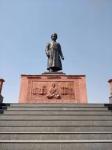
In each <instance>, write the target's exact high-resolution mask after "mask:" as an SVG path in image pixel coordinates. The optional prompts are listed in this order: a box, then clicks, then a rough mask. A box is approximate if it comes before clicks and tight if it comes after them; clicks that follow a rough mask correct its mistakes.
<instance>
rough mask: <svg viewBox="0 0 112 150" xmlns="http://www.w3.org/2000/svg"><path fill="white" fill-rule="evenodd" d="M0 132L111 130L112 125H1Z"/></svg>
mask: <svg viewBox="0 0 112 150" xmlns="http://www.w3.org/2000/svg"><path fill="white" fill-rule="evenodd" d="M0 132H112V127H101V126H97V127H96V126H76V127H69V126H68V127H66V126H65V127H62V126H61V127H53V126H52V127H51V126H50V127H38V126H37V127H27V126H22V127H19V126H12V127H11V126H2V127H0Z"/></svg>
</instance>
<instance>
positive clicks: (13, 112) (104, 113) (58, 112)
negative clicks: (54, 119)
mask: <svg viewBox="0 0 112 150" xmlns="http://www.w3.org/2000/svg"><path fill="white" fill-rule="evenodd" d="M3 113H4V114H8V115H10V114H16V115H19V114H23V115H25V114H27V115H30V114H31V115H111V116H112V112H111V111H107V110H105V111H104V110H103V111H101V110H100V111H98V110H97V111H92V110H91V111H81V110H75V111H73V110H69V111H67V110H63V111H59V110H58V111H55V110H54V111H48V110H46V111H45V110H44V111H40V110H38V111H37V110H5V111H4V112H3Z"/></svg>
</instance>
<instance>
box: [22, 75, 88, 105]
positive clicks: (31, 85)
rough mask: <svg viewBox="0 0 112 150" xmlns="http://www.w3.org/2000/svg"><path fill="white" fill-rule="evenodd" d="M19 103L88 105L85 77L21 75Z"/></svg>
mask: <svg viewBox="0 0 112 150" xmlns="http://www.w3.org/2000/svg"><path fill="white" fill-rule="evenodd" d="M19 103H87V90H86V77H85V75H66V74H64V73H61V72H58V73H48V72H46V73H43V74H41V75H21V87H20V95H19Z"/></svg>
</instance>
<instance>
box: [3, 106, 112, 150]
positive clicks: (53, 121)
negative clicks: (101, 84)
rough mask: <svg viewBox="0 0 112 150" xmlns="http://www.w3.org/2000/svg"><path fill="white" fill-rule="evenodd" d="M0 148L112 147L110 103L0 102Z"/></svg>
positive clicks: (111, 149) (109, 149) (61, 149)
mask: <svg viewBox="0 0 112 150" xmlns="http://www.w3.org/2000/svg"><path fill="white" fill-rule="evenodd" d="M0 150H112V105H111V104H0Z"/></svg>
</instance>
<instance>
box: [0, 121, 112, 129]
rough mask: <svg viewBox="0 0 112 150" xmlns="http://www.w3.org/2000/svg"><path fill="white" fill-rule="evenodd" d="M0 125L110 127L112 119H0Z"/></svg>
mask: <svg viewBox="0 0 112 150" xmlns="http://www.w3.org/2000/svg"><path fill="white" fill-rule="evenodd" d="M0 126H1V127H2V126H6V127H7V126H8V127H9V126H13V127H14V126H18V127H19V126H27V127H30V126H31V127H39V126H40V127H52V126H53V127H61V126H62V127H67V126H71V127H77V126H79V127H82V126H87V127H88V126H96V127H97V126H101V127H112V121H104V120H103V121H92V120H88V121H83V120H82V121H61V120H58V121H54V120H48V121H35V120H31V121H29V120H27V121H24V120H20V121H18V120H16V121H11V120H9V121H8V120H6V121H1V122H0Z"/></svg>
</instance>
